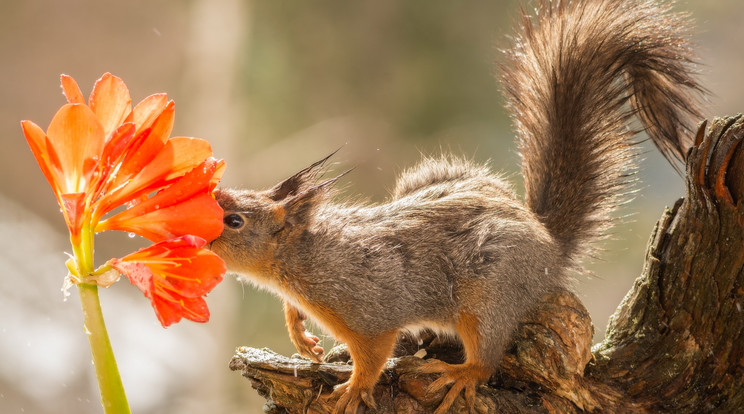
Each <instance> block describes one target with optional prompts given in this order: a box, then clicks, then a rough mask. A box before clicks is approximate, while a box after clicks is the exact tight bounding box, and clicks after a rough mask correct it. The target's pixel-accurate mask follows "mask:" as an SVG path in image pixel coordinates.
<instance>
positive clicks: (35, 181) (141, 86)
mask: <svg viewBox="0 0 744 414" xmlns="http://www.w3.org/2000/svg"><path fill="white" fill-rule="evenodd" d="M523 4H524V3H523ZM533 4H534V3H530V2H528V3H526V5H525V7H527V8H530V7H533ZM676 7H677V8H678V9H681V10H682V9H684V10H689V11H691V12H692V14H693V15H694V17H695V19H696V21H697V22H698V27H699V33H698V34H696V42H697V43H698V44H699V50H700V54H701V56H702V59H701V60H702V62H704V65H703V66H701V68H700V69H701V71H702V72H703V75H702V78H703V83H704V84H705V85H706V86H707V87H708V88H709V89H710V90H711V91H712V92H713V96H712V98H711V102H710V105H709V106H708V107H707V108H706V111H705V114H706V116H711V115H726V114H735V113H737V112H739V111H741V110H742V109H744V90H743V87H742V82H741V74H742V73H743V72H744V52H742V48H741V44H742V40H744V27H743V26H742V25H741V16H742V15H744V2H742V1H740V0H717V1H713V2H711V1H706V0H686V1H685V0H682V1H680V2H679V4H677V6H676ZM518 11H519V5H518V4H517V2H516V1H504V0H501V1H499V0H491V1H483V0H477V1H469V2H455V1H447V0H429V1H422V0H412V1H405V2H404V1H396V0H365V1H354V2H350V1H340V0H337V1H330V0H320V1H314V2H300V1H286V0H285V1H278V0H277V1H258V0H256V1H240V0H190V1H175V0H170V1H168V0H132V1H126V2H122V1H116V2H114V1H110V0H103V1H92V0H88V1H86V0H47V1H40V0H26V1H11V0H2V1H0V96H2V103H0V131H1V133H2V135H1V137H2V138H0V139H2V144H3V148H2V150H1V151H0V177H2V181H0V251H1V252H2V254H0V412H2V413H38V414H44V413H57V414H65V413H98V412H101V408H100V405H99V402H98V391H97V385H96V383H95V378H94V375H93V369H92V366H91V363H90V356H89V350H88V344H87V340H86V337H85V335H84V333H83V328H82V317H81V313H80V308H79V303H78V301H77V292H76V291H75V290H74V289H73V290H72V292H71V293H72V295H71V296H70V297H69V298H68V299H67V300H65V299H64V297H63V294H62V292H61V290H60V288H61V286H62V280H63V277H64V275H65V274H66V270H65V267H64V264H63V263H64V261H65V260H66V256H65V253H64V252H65V251H69V250H70V248H69V243H68V241H67V238H66V234H65V231H66V228H65V226H64V223H63V220H62V217H61V215H60V213H59V208H58V206H56V204H55V201H54V197H53V196H52V193H51V191H50V189H49V187H48V184H47V183H46V181H45V180H44V178H43V176H42V174H41V172H40V171H39V169H38V167H37V165H36V164H35V162H34V159H33V157H32V155H31V152H30V151H29V149H28V147H27V144H26V142H25V140H24V138H23V135H22V134H21V130H20V126H19V121H20V120H21V119H31V120H33V121H34V122H36V123H38V124H39V125H41V126H42V127H44V128H46V125H48V122H49V120H50V119H51V117H52V115H53V114H54V112H55V111H56V109H57V108H58V107H59V106H60V105H62V104H63V103H64V98H63V96H62V95H61V93H60V89H59V83H58V82H59V79H58V76H59V74H60V73H66V74H69V75H72V76H74V77H75V78H76V79H77V80H78V82H79V83H80V85H81V88H82V89H83V92H84V93H85V94H87V93H88V92H89V91H90V89H91V87H92V85H93V82H94V81H95V80H96V79H97V78H98V77H99V76H100V75H101V74H102V73H104V72H107V71H110V72H112V73H114V74H116V75H118V76H120V77H122V78H123V79H124V81H125V82H126V83H127V84H128V86H129V88H130V91H131V94H132V97H133V99H134V101H135V102H137V101H139V100H140V99H142V98H144V97H145V96H147V95H149V94H150V93H155V92H167V93H168V94H169V95H170V97H171V98H173V99H175V101H176V108H177V110H176V126H175V129H174V135H189V136H197V137H201V138H206V139H209V140H210V141H211V142H212V144H213V148H214V152H215V155H216V156H218V157H222V158H224V159H226V160H227V165H228V169H227V172H226V174H225V176H224V180H223V184H224V185H227V186H243V187H252V188H255V187H267V186H270V185H272V184H273V183H275V182H277V181H279V180H281V179H282V178H284V177H286V176H288V175H290V174H291V173H293V172H295V171H297V170H299V169H301V168H303V167H304V166H306V165H308V164H309V163H311V162H313V161H315V160H317V159H319V158H321V157H323V156H325V155H327V154H328V153H330V152H331V151H333V150H336V149H338V148H340V151H339V152H338V154H337V155H335V156H334V161H335V162H336V163H337V164H336V166H335V167H334V169H335V170H336V171H342V170H345V169H347V168H350V167H355V170H354V171H353V173H351V174H349V175H348V176H346V177H345V178H344V179H343V184H342V188H343V191H342V198H344V197H345V198H347V199H352V200H357V201H358V200H368V201H370V202H379V201H382V200H384V199H385V197H386V196H387V194H388V191H389V189H391V188H392V187H393V183H394V177H395V176H396V174H397V173H398V172H400V171H401V170H402V169H403V168H405V167H406V166H410V165H411V164H413V163H415V162H416V161H417V160H418V159H419V158H420V156H421V154H422V153H423V154H436V153H439V152H441V151H452V152H454V153H457V154H461V155H464V156H467V157H472V158H474V159H476V160H479V161H487V160H491V164H492V165H493V166H494V168H495V169H497V170H502V171H504V173H506V174H508V175H510V176H511V177H512V181H513V182H515V183H516V184H517V187H518V188H521V187H520V186H521V183H520V181H521V180H520V178H519V175H518V166H517V162H518V157H517V155H516V153H515V149H514V148H515V147H514V144H513V142H512V140H513V134H512V132H511V128H510V123H509V120H508V118H507V115H506V113H505V111H504V110H503V98H502V96H501V94H500V91H499V88H498V85H497V82H496V81H495V79H494V76H493V75H494V72H495V69H494V64H493V62H494V60H495V59H498V58H499V52H498V50H499V49H500V48H504V47H506V46H508V35H509V33H511V28H512V27H513V23H514V22H515V20H516V17H517V15H518ZM643 148H644V152H645V157H646V158H647V160H646V162H644V163H643V165H642V170H641V174H640V178H641V180H642V183H643V184H642V185H641V187H640V189H641V191H640V192H639V194H638V196H637V199H636V200H635V201H634V202H633V203H631V204H630V205H629V206H627V207H625V208H623V210H622V211H621V212H620V215H625V216H629V218H628V219H627V220H625V223H623V224H622V225H621V226H618V227H616V228H615V230H614V239H615V240H614V241H612V242H610V243H608V244H606V247H607V252H606V253H604V254H603V255H602V257H601V260H600V261H597V262H596V263H594V264H593V265H592V266H591V268H592V269H593V270H594V272H595V277H585V276H582V277H579V278H577V282H576V288H577V290H578V292H579V293H580V295H581V297H582V299H583V300H584V302H585V303H586V305H587V307H588V308H589V310H590V311H591V314H592V316H593V319H594V323H595V325H596V331H597V339H600V338H601V337H602V336H603V333H604V329H605V326H606V321H607V318H608V316H609V315H610V314H611V313H612V312H613V310H614V309H615V308H616V306H617V305H618V303H619V302H620V300H621V299H622V297H623V295H624V294H625V292H627V290H628V289H629V288H630V287H631V285H632V283H633V280H634V279H635V278H636V277H637V276H638V275H639V274H640V272H641V265H642V262H643V253H644V247H645V244H646V241H647V237H648V235H649V233H650V231H651V229H652V227H653V225H654V223H655V221H656V219H657V218H658V217H659V216H660V214H661V212H662V210H663V209H664V207H665V206H667V205H671V204H672V203H674V201H675V200H676V199H677V198H678V197H680V196H681V195H682V191H683V190H682V183H681V180H680V178H679V176H677V175H676V174H675V173H674V172H673V170H672V169H671V168H670V167H669V166H668V165H667V164H666V163H665V162H664V161H663V159H661V157H659V156H658V155H657V154H656V153H655V152H653V151H650V148H649V147H648V146H645V147H643ZM144 244H145V243H144V242H143V240H141V239H129V238H128V237H126V235H109V234H104V235H103V237H101V238H100V239H99V241H98V243H97V247H98V249H97V251H96V255H97V256H96V257H97V258H98V260H99V262H102V261H104V260H106V259H108V258H110V257H113V256H115V255H120V254H122V253H124V252H128V251H131V250H133V249H135V248H138V247H140V246H142V245H144ZM101 295H102V303H103V307H104V314H105V316H106V318H107V323H108V327H109V333H110V335H111V339H112V342H113V346H114V350H115V352H116V355H117V358H118V362H119V365H120V369H121V372H122V376H123V381H124V384H125V387H126V389H127V393H128V396H129V399H130V403H131V405H132V409H133V412H136V413H148V414H155V413H158V414H160V413H162V414H165V413H207V412H210V413H258V412H262V405H263V399H261V398H259V397H258V396H257V395H256V393H255V391H253V390H252V389H251V388H250V385H249V383H248V381H247V380H245V379H243V378H242V377H241V376H240V375H239V374H238V373H235V372H231V371H229V370H228V367H227V364H228V361H229V359H230V357H231V355H232V353H233V350H234V348H235V347H236V346H238V345H249V346H254V347H271V348H272V349H274V350H276V351H278V352H281V353H285V354H291V353H293V352H294V350H293V348H292V345H291V343H290V342H289V339H288V338H287V335H286V333H285V330H284V326H283V319H282V316H281V306H280V302H279V300H277V299H275V298H274V297H272V296H270V295H268V294H267V293H265V292H260V291H257V290H256V289H255V288H254V287H252V286H245V285H241V284H240V283H238V282H237V281H236V280H235V278H234V277H227V278H226V280H225V281H224V283H222V284H221V285H220V286H218V287H217V288H216V289H215V291H214V292H213V293H212V294H211V295H210V296H209V298H208V302H209V305H210V308H211V310H212V320H211V322H210V323H208V324H204V325H201V324H194V323H191V322H188V321H184V322H181V323H179V324H176V325H175V326H172V327H170V328H168V329H163V328H161V327H160V325H159V324H158V322H157V320H156V318H155V316H154V314H153V312H152V309H151V308H150V305H149V302H148V301H147V300H146V299H145V298H144V297H143V296H142V294H141V293H140V292H139V291H138V290H137V289H135V288H134V287H133V286H131V285H129V284H128V283H127V282H126V280H122V281H121V282H120V283H117V284H115V285H114V286H113V287H111V288H109V289H105V290H102V293H101ZM324 345H325V346H326V347H330V346H332V345H333V339H332V338H325V339H324Z"/></svg>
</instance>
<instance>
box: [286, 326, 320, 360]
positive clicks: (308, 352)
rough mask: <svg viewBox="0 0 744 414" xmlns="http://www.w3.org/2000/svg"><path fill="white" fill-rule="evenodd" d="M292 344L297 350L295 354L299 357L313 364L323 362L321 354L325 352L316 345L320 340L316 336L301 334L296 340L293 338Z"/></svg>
mask: <svg viewBox="0 0 744 414" xmlns="http://www.w3.org/2000/svg"><path fill="white" fill-rule="evenodd" d="M292 342H294V345H295V348H297V352H299V353H300V355H302V356H304V357H307V358H310V359H312V360H313V361H315V362H323V353H324V352H325V351H323V348H321V347H320V346H319V345H318V343H320V338H318V337H317V336H315V335H313V334H311V333H309V332H302V333H301V334H300V335H297V337H296V338H293V341H292Z"/></svg>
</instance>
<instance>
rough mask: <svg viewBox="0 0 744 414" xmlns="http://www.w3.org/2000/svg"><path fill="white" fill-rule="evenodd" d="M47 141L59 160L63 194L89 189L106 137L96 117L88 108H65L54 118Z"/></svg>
mask: <svg viewBox="0 0 744 414" xmlns="http://www.w3.org/2000/svg"><path fill="white" fill-rule="evenodd" d="M47 138H48V142H49V144H48V145H47V146H51V147H52V148H48V149H47V150H48V152H51V150H52V149H53V150H54V152H56V155H57V157H58V159H59V169H60V172H61V176H60V177H59V182H58V184H59V187H60V191H61V192H62V193H79V192H85V191H86V190H87V188H86V186H87V184H88V182H89V181H90V177H91V175H92V174H93V171H94V169H95V167H96V165H97V163H98V161H99V159H100V157H101V151H102V150H103V144H104V136H103V128H102V127H101V124H100V123H99V122H98V119H97V118H96V115H95V114H94V113H93V111H91V110H90V108H88V107H87V106H86V105H83V104H66V105H63V106H62V107H61V108H60V109H59V110H58V111H57V113H56V114H55V115H54V118H52V121H51V123H50V124H49V128H48V129H47Z"/></svg>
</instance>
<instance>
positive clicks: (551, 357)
mask: <svg viewBox="0 0 744 414" xmlns="http://www.w3.org/2000/svg"><path fill="white" fill-rule="evenodd" d="M743 137H744V116H742V115H738V116H736V117H729V118H716V119H714V120H713V122H712V124H711V125H710V127H709V128H707V129H706V122H703V123H702V124H701V125H700V127H699V130H698V133H697V136H696V139H695V145H694V147H693V148H692V149H690V151H689V153H688V156H687V167H686V182H687V188H686V196H685V197H684V198H683V199H681V200H679V201H677V203H676V204H675V205H674V207H673V208H672V209H671V210H667V211H665V212H664V213H663V215H662V217H661V219H660V220H659V222H658V223H657V225H656V227H655V228H654V230H653V233H652V236H651V240H650V242H649V246H648V248H647V252H646V261H645V266H644V270H643V273H642V275H641V277H639V278H638V279H637V280H636V282H635V284H634V286H633V288H632V289H631V290H630V292H628V294H627V295H626V296H625V299H624V300H623V301H622V303H621V304H620V306H619V307H618V309H617V311H616V312H615V314H614V315H613V316H612V317H611V319H610V324H609V327H608V330H607V335H606V337H605V339H604V340H603V341H602V342H601V343H599V344H597V345H595V346H594V347H593V348H592V334H593V327H592V324H591V320H590V318H589V314H588V312H587V311H586V309H585V308H584V306H583V305H582V304H581V302H580V301H579V300H578V298H577V297H576V296H575V295H574V294H573V293H571V292H568V291H562V292H557V293H555V294H553V295H551V296H550V297H547V298H545V300H544V301H543V302H542V303H541V304H540V305H539V306H538V307H537V308H536V309H535V311H534V312H532V314H531V315H530V316H529V317H528V318H526V319H525V320H524V321H523V322H522V324H521V325H520V327H519V328H518V330H517V331H516V332H515V335H514V340H513V343H512V345H511V347H510V349H509V351H508V353H507V355H506V356H505V357H504V359H503V361H502V363H501V369H500V370H499V372H498V373H496V374H495V375H494V376H493V377H492V378H491V379H490V381H489V383H488V384H486V385H483V386H481V387H480V388H479V390H478V396H477V403H476V410H477V411H478V412H481V413H493V412H499V413H579V412H602V413H623V412H632V413H659V412H669V413H706V412H708V413H713V412H715V413H734V412H744V411H742V410H744V270H743V267H742V266H744V206H743V205H742V202H743V201H744V149H742V148H741V145H739V144H740V142H741V140H742V138H743ZM421 350H424V351H421ZM424 354H425V355H424ZM423 358H427V359H428V358H438V359H442V360H445V361H448V362H457V361H461V360H462V350H461V348H460V346H459V345H458V344H456V343H448V342H446V341H442V340H441V339H439V338H437V337H436V336H434V335H433V334H430V335H425V336H424V337H423V338H421V340H417V339H414V338H410V337H406V336H402V337H401V338H400V340H399V343H398V347H397V350H396V354H395V357H394V358H391V359H390V360H389V361H388V363H387V367H386V369H385V371H384V373H383V375H382V376H381V378H380V381H379V383H378V384H377V386H376V388H375V393H374V396H375V399H376V401H377V404H378V410H377V412H380V413H390V412H396V413H427V412H431V411H432V410H433V409H434V408H436V407H437V406H438V404H439V402H440V401H441V399H442V398H443V397H444V393H443V392H442V393H440V394H437V395H427V393H426V388H427V386H428V385H429V384H430V383H431V382H432V381H433V380H434V379H436V377H435V376H434V375H424V374H417V372H416V367H418V366H420V365H421V364H423V363H424V359H423ZM230 368H231V369H232V370H234V371H240V372H241V373H242V375H243V376H244V377H246V378H248V379H249V380H250V381H251V384H252V385H253V387H254V388H255V389H256V390H257V391H258V392H259V394H261V395H262V396H264V397H265V398H266V399H267V403H266V406H265V407H264V409H265V411H267V412H270V413H285V412H287V413H329V412H332V409H333V407H334V405H335V401H334V400H330V399H329V398H328V396H329V395H330V391H331V390H332V388H333V387H334V386H335V385H337V384H340V383H342V382H344V381H346V380H347V379H348V378H349V376H350V374H351V365H349V363H348V354H345V353H344V352H343V348H336V349H334V351H332V352H331V353H329V355H328V356H327V357H326V362H325V363H322V364H315V363H311V362H310V361H309V360H306V359H303V358H300V357H296V356H295V357H291V358H287V357H284V356H281V355H278V354H276V353H273V352H272V351H270V350H258V349H253V348H247V347H240V348H238V350H237V351H236V354H235V355H234V356H233V358H232V360H231V362H230ZM463 407H464V401H463V399H462V397H460V398H458V400H457V401H456V402H455V404H454V405H453V408H452V410H451V411H452V412H461V410H462V409H463ZM368 412H370V411H369V410H368Z"/></svg>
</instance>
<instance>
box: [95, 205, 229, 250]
mask: <svg viewBox="0 0 744 414" xmlns="http://www.w3.org/2000/svg"><path fill="white" fill-rule="evenodd" d="M141 204H144V203H141ZM141 204H138V205H137V206H135V207H133V208H131V209H129V210H125V211H123V212H121V213H119V214H117V215H115V216H113V217H111V218H109V219H107V220H105V221H103V222H101V224H100V226H97V228H96V231H106V230H121V231H129V232H132V233H136V234H139V235H140V236H143V237H146V238H147V239H149V240H151V241H153V242H159V241H163V240H167V239H171V238H174V237H179V236H183V235H186V234H193V235H196V236H199V237H203V238H205V239H207V240H214V239H216V238H217V237H218V236H219V235H220V233H222V228H223V224H222V209H221V208H220V206H219V204H217V201H215V199H214V198H213V197H212V196H211V195H209V194H206V193H205V194H199V195H197V196H195V197H192V198H189V199H187V200H185V201H183V202H181V203H178V204H175V205H172V206H170V207H165V208H159V209H156V210H152V211H150V212H147V213H144V214H137V213H135V212H134V211H132V210H134V209H135V208H136V207H138V206H139V205H141Z"/></svg>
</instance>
